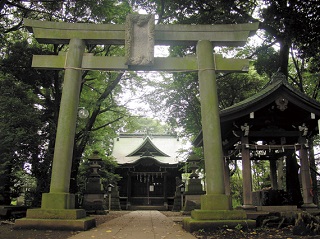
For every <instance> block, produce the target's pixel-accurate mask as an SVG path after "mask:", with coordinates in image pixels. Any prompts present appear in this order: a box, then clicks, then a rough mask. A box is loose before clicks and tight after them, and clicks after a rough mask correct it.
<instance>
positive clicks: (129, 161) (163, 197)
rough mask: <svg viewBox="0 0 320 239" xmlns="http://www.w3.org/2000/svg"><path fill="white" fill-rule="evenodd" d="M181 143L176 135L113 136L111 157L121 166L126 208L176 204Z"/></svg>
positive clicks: (165, 207) (164, 206)
mask: <svg viewBox="0 0 320 239" xmlns="http://www.w3.org/2000/svg"><path fill="white" fill-rule="evenodd" d="M182 146H183V144H182V142H181V141H180V140H179V138H177V137H176V136H173V135H162V134H161V135H160V134H153V135H148V134H141V133H137V134H120V135H119V136H118V137H117V138H115V139H114V146H113V152H112V156H113V157H114V158H115V160H116V161H117V163H118V165H119V167H118V168H117V170H116V173H117V174H119V175H120V176H121V180H120V181H119V182H118V190H119V196H120V202H121V207H122V208H123V209H135V208H137V207H139V206H150V207H151V206H161V207H163V210H168V209H170V208H171V207H172V206H173V203H174V196H175V191H176V184H177V183H179V182H181V173H182V171H181V167H182V164H181V161H182V160H183V158H182V155H181V153H180V152H179V150H181V149H182Z"/></svg>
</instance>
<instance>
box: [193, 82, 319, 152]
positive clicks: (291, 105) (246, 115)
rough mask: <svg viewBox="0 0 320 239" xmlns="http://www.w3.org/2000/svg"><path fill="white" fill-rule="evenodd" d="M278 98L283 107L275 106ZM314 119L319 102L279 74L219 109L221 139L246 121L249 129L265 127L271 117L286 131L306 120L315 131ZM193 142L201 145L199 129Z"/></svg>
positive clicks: (315, 119) (277, 104)
mask: <svg viewBox="0 0 320 239" xmlns="http://www.w3.org/2000/svg"><path fill="white" fill-rule="evenodd" d="M282 99H283V100H284V101H285V102H286V105H285V106H284V107H286V108H285V109H284V110H280V109H278V107H281V106H280V105H279V102H280V104H281V100H282ZM279 100H280V101H279ZM277 101H278V103H277ZM311 113H312V114H313V115H314V119H312V117H311ZM250 114H252V115H253V118H251V117H250ZM275 115H276V116H275ZM272 117H273V118H272ZM318 119H320V103H319V102H317V101H316V100H314V99H312V98H310V97H308V96H307V95H305V94H304V93H302V92H301V91H299V90H297V89H296V88H294V87H293V86H291V85H290V84H289V83H288V82H287V81H286V80H285V79H283V78H282V77H274V78H273V80H272V81H271V82H270V83H269V84H267V85H266V86H265V87H264V88H263V89H262V90H261V91H260V92H258V93H257V94H255V95H253V96H251V97H249V98H247V99H245V100H243V101H241V102H239V103H237V104H234V105H232V106H230V107H228V108H225V109H223V110H221V112H220V123H221V134H222V139H223V140H226V139H228V138H232V137H234V132H235V131H236V130H237V128H238V129H239V130H240V126H241V125H242V124H244V123H248V124H250V127H251V128H250V131H252V130H254V131H261V130H265V131H266V130H269V129H271V127H269V129H268V128H267V124H266V122H267V121H268V122H270V121H272V120H273V121H274V122H273V125H272V126H273V127H274V126H276V128H278V129H280V130H284V131H290V130H292V129H293V127H295V126H298V125H299V124H302V123H307V124H308V127H309V130H310V132H312V133H313V134H315V132H316V131H315V130H316V129H317V128H318V123H317V120H318ZM193 144H194V145H195V146H200V145H202V131H201V132H200V133H199V135H198V136H197V137H196V139H195V140H194V142H193Z"/></svg>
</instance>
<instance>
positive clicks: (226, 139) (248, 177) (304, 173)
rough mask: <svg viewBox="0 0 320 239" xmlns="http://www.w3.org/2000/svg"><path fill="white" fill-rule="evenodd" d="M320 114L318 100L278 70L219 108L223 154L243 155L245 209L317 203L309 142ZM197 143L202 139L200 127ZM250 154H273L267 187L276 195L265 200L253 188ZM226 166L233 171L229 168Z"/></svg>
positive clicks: (266, 157) (257, 157)
mask: <svg viewBox="0 0 320 239" xmlns="http://www.w3.org/2000/svg"><path fill="white" fill-rule="evenodd" d="M319 118H320V104H319V103H318V102H317V101H315V100H314V99H311V98H309V97H307V96H306V95H304V94H303V93H301V92H300V91H298V90H296V89H294V88H293V87H292V86H291V85H289V84H288V82H287V81H286V80H285V79H284V77H283V75H281V74H278V73H277V74H275V75H274V77H273V78H272V81H271V82H270V83H269V84H268V85H267V86H266V87H265V88H264V89H262V90H261V91H260V92H259V93H257V94H256V95H254V96H252V97H250V98H248V99H246V100H244V101H242V102H240V103H238V104H235V105H233V106H231V107H229V108H226V109H224V110H222V111H221V112H220V119H221V135H222V141H223V150H224V155H225V157H224V158H225V160H232V159H235V160H236V159H239V156H240V159H241V160H242V174H243V208H244V209H252V208H254V207H255V206H260V205H262V206H263V205H268V206H269V205H296V206H297V207H300V206H301V207H302V208H315V207H316V205H315V204H314V203H313V192H312V181H311V174H310V162H309V150H310V149H311V148H312V146H310V144H309V143H311V142H312V137H313V136H315V135H316V134H318V133H319V128H318V120H319ZM194 145H195V146H201V145H202V133H200V134H199V135H198V137H197V138H196V140H195V141H194ZM296 155H298V157H299V164H297V159H296ZM251 160H269V162H270V179H271V189H269V192H270V193H271V192H273V195H271V194H270V195H269V199H270V197H273V198H274V200H273V201H272V200H271V201H269V202H268V203H266V200H265V201H264V202H261V200H259V197H261V195H262V194H261V192H253V190H252V172H251ZM281 166H284V167H281ZM225 168H226V175H229V168H228V167H225ZM206 170H208V169H206ZM209 170H210V169H209ZM283 171H284V172H283ZM282 176H285V177H284V178H286V181H285V183H283V182H282V181H281V180H283V177H282ZM225 179H226V180H225V181H226V192H227V193H229V194H230V186H229V185H230V184H229V182H230V180H229V177H225ZM284 184H285V185H286V186H285V187H284V188H282V185H284ZM277 193H278V195H275V194H277ZM262 196H263V195H262ZM260 199H261V198H260Z"/></svg>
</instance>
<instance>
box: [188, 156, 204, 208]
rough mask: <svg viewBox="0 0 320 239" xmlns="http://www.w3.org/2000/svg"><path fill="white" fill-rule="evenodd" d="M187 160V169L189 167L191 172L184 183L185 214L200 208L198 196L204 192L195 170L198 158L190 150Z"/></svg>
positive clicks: (197, 165) (197, 166)
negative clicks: (185, 183)
mask: <svg viewBox="0 0 320 239" xmlns="http://www.w3.org/2000/svg"><path fill="white" fill-rule="evenodd" d="M187 162H188V164H189V166H188V167H189V169H191V174H190V176H189V179H188V183H187V185H186V192H185V207H184V213H185V214H187V212H190V211H191V210H193V209H200V197H201V195H203V194H205V191H203V189H202V184H201V179H199V175H198V173H197V172H196V171H197V169H198V168H199V162H200V158H199V157H198V156H197V155H196V154H195V153H194V152H191V153H190V155H189V157H188V159H187Z"/></svg>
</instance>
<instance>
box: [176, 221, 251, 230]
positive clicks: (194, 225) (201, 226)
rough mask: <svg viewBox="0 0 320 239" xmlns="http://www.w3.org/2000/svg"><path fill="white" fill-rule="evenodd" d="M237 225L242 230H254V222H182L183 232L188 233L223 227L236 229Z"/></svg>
mask: <svg viewBox="0 0 320 239" xmlns="http://www.w3.org/2000/svg"><path fill="white" fill-rule="evenodd" d="M239 225H241V226H242V228H241V229H242V230H246V229H248V228H255V227H256V221H255V220H195V219H192V218H185V219H184V220H183V222H182V226H183V228H184V230H186V231H188V232H194V231H198V230H205V231H214V230H218V229H220V228H223V227H225V226H228V228H230V229H232V228H236V227H237V228H238V227H239Z"/></svg>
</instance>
